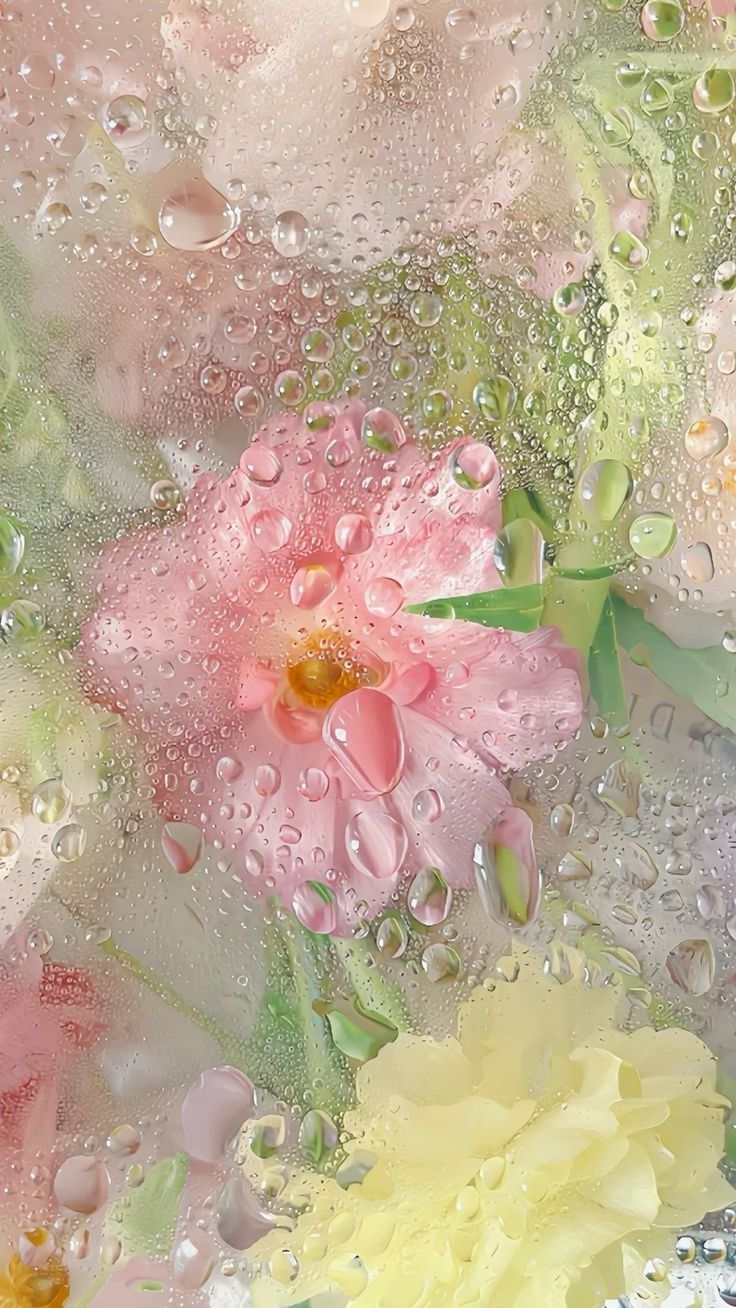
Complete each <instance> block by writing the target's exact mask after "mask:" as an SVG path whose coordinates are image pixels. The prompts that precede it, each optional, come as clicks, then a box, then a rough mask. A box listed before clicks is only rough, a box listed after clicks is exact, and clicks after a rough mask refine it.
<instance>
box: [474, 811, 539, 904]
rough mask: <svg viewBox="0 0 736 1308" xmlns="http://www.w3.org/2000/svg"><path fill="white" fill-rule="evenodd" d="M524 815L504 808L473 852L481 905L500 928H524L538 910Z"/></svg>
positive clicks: (530, 836) (533, 858)
mask: <svg viewBox="0 0 736 1308" xmlns="http://www.w3.org/2000/svg"><path fill="white" fill-rule="evenodd" d="M533 833H534V828H533V825H532V820H531V818H530V817H529V815H528V813H525V812H524V810H523V809H520V808H507V809H506V810H505V811H504V812H503V813H502V814H501V815H500V817H498V818H496V820H495V822H493V823H492V824H491V826H490V827H489V828H488V830H487V832H486V834H485V836H484V837H483V840H481V841H479V842H478V843H477V844H476V846H475V849H474V852H473V867H474V872H475V880H476V885H477V887H478V893H479V895H480V899H481V903H482V904H483V907H484V908H485V910H486V912H487V913H488V914H489V915H490V916H491V917H493V918H495V919H496V921H498V922H501V923H503V924H504V925H507V924H510V925H525V924H526V923H527V922H531V921H533V919H534V918H535V917H536V915H537V911H538V909H539V898H540V894H541V876H540V873H539V869H538V867H537V860H536V855H535V853H534V843H533Z"/></svg>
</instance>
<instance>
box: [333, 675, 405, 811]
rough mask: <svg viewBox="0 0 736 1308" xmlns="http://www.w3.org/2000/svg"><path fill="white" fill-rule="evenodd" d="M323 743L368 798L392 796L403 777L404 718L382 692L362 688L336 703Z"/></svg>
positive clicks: (360, 791)
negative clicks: (391, 792)
mask: <svg viewBox="0 0 736 1308" xmlns="http://www.w3.org/2000/svg"><path fill="white" fill-rule="evenodd" d="M322 739H323V740H324V742H325V744H326V745H327V747H328V749H329V750H330V752H331V753H332V755H333V757H334V758H335V760H336V761H337V763H339V764H340V766H341V767H342V769H343V771H344V772H345V773H346V775H347V777H348V778H349V779H350V781H351V782H352V783H353V785H354V786H355V787H356V788H357V790H358V792H359V793H360V794H361V795H365V797H366V798H374V797H375V796H377V795H386V794H388V793H389V792H390V791H392V790H393V789H394V787H395V786H397V785H398V783H399V781H400V780H401V777H402V776H403V772H404V758H405V749H406V746H405V740H404V728H403V723H402V721H401V714H400V712H399V710H398V708H397V707H396V705H395V704H394V702H393V700H391V699H389V697H388V695H384V694H383V692H382V691H380V690H373V689H371V688H370V687H367V686H362V687H360V689H358V690H353V691H350V692H349V693H348V694H347V695H343V696H342V697H341V698H340V699H338V700H336V701H335V703H334V704H333V705H332V707H331V708H330V709H329V710H328V712H327V713H326V715H325V719H324V722H323V725H322Z"/></svg>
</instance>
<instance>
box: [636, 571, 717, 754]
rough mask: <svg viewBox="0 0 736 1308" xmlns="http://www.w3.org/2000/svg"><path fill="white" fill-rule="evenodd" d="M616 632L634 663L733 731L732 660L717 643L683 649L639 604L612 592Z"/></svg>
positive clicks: (714, 720)
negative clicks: (647, 617)
mask: <svg viewBox="0 0 736 1308" xmlns="http://www.w3.org/2000/svg"><path fill="white" fill-rule="evenodd" d="M612 598H613V611H614V614H615V618H616V628H617V631H618V638H619V642H620V644H621V646H622V647H623V649H625V650H626V651H627V653H628V654H629V656H630V658H631V659H632V660H633V662H634V663H639V664H641V665H642V666H643V667H647V668H650V669H651V671H652V672H653V673H654V675H655V677H659V680H660V681H663V682H664V684H665V685H666V686H669V688H670V690H674V691H675V693H676V694H678V695H681V696H682V698H683V699H687V700H690V701H691V703H693V704H695V705H696V706H697V707H698V708H699V709H701V710H702V712H703V713H706V714H707V716H708V717H709V718H711V719H712V720H713V722H717V723H718V724H719V726H722V727H725V728H726V730H727V731H731V732H736V664H734V659H733V655H732V654H729V653H728V651H727V650H725V649H723V647H722V646H721V645H708V646H706V648H705V649H686V648H685V647H684V646H682V645H676V644H675V642H674V641H673V640H670V638H669V636H665V634H664V632H663V631H660V630H659V628H658V627H655V626H654V625H653V624H652V623H651V622H649V621H647V619H646V617H645V616H644V614H643V612H642V610H641V609H639V608H636V607H635V606H634V605H633V604H630V603H629V602H628V600H627V599H626V597H625V596H624V595H622V594H620V593H613V596H612Z"/></svg>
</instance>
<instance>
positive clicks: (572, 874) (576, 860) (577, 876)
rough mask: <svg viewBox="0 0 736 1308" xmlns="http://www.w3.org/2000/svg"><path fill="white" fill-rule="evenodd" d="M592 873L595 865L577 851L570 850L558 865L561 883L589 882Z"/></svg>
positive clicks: (558, 875)
mask: <svg viewBox="0 0 736 1308" xmlns="http://www.w3.org/2000/svg"><path fill="white" fill-rule="evenodd" d="M592 872H593V864H592V863H591V861H590V859H589V858H588V857H586V855H585V854H581V853H580V851H579V850H577V849H575V850H572V849H571V850H568V852H567V853H566V854H563V855H562V858H561V859H560V861H559V863H558V864H557V877H558V880H559V881H589V880H590V878H591V875H592Z"/></svg>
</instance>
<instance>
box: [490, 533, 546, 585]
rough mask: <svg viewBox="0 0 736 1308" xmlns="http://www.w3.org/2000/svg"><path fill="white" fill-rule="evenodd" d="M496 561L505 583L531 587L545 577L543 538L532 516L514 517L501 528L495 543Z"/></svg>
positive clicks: (494, 560) (494, 556)
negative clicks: (543, 574)
mask: <svg viewBox="0 0 736 1308" xmlns="http://www.w3.org/2000/svg"><path fill="white" fill-rule="evenodd" d="M493 562H494V563H495V565H496V569H497V571H498V575H499V576H500V578H501V580H502V582H503V584H504V586H529V585H534V584H536V583H538V582H540V581H541V580H542V573H543V570H544V537H543V535H542V533H541V531H540V530H539V528H538V526H537V525H536V523H534V522H532V521H531V519H530V518H515V519H514V521H513V522H510V523H509V524H508V526H506V527H502V528H501V530H500V531H499V533H498V536H497V537H496V540H495V542H494V546H493Z"/></svg>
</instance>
